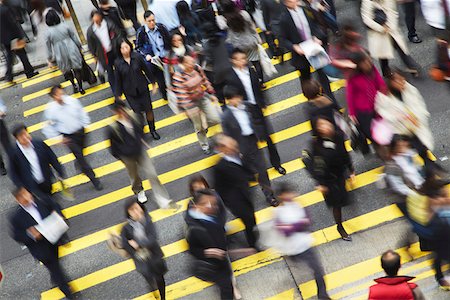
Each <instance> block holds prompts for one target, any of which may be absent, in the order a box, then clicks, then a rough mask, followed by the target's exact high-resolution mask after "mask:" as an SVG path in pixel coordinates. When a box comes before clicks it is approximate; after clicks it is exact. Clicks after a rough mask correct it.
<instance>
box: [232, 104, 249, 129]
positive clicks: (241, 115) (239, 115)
mask: <svg viewBox="0 0 450 300" xmlns="http://www.w3.org/2000/svg"><path fill="white" fill-rule="evenodd" d="M229 109H230V111H231V113H232V114H233V116H234V117H235V118H236V120H237V121H238V123H239V126H240V127H241V133H242V135H243V136H249V135H252V134H253V133H254V131H253V128H252V123H251V121H250V117H249V116H248V112H247V110H246V109H245V105H240V106H238V107H234V106H229Z"/></svg>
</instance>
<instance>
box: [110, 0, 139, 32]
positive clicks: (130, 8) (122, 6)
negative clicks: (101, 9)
mask: <svg viewBox="0 0 450 300" xmlns="http://www.w3.org/2000/svg"><path fill="white" fill-rule="evenodd" d="M114 1H115V2H116V3H117V6H118V7H119V10H122V13H123V17H125V20H131V22H132V23H133V28H134V30H136V32H137V30H138V29H139V27H141V23H139V21H138V19H137V16H136V1H137V0H114Z"/></svg>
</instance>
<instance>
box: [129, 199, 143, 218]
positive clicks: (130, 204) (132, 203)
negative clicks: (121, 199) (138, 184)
mask: <svg viewBox="0 0 450 300" xmlns="http://www.w3.org/2000/svg"><path fill="white" fill-rule="evenodd" d="M134 204H137V205H139V206H140V207H141V208H142V210H143V211H144V216H145V215H146V214H147V209H146V208H145V205H144V204H143V203H140V202H138V201H136V199H134V198H130V199H127V201H125V206H124V208H125V217H126V218H127V219H130V214H129V213H128V210H129V209H130V207H132V206H133V205H134Z"/></svg>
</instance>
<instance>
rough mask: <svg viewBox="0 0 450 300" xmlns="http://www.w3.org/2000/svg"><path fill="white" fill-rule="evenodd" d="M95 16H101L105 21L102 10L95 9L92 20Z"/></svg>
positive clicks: (92, 12)
mask: <svg viewBox="0 0 450 300" xmlns="http://www.w3.org/2000/svg"><path fill="white" fill-rule="evenodd" d="M95 15H99V16H100V17H102V19H103V13H102V12H101V11H100V10H98V9H94V10H93V11H91V20H92V18H93V17H94V16H95Z"/></svg>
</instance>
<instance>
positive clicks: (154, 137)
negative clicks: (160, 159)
mask: <svg viewBox="0 0 450 300" xmlns="http://www.w3.org/2000/svg"><path fill="white" fill-rule="evenodd" d="M150 134H151V135H152V137H153V139H154V140H159V139H160V138H161V137H160V136H159V134H158V133H157V132H156V131H151V132H150Z"/></svg>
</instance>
